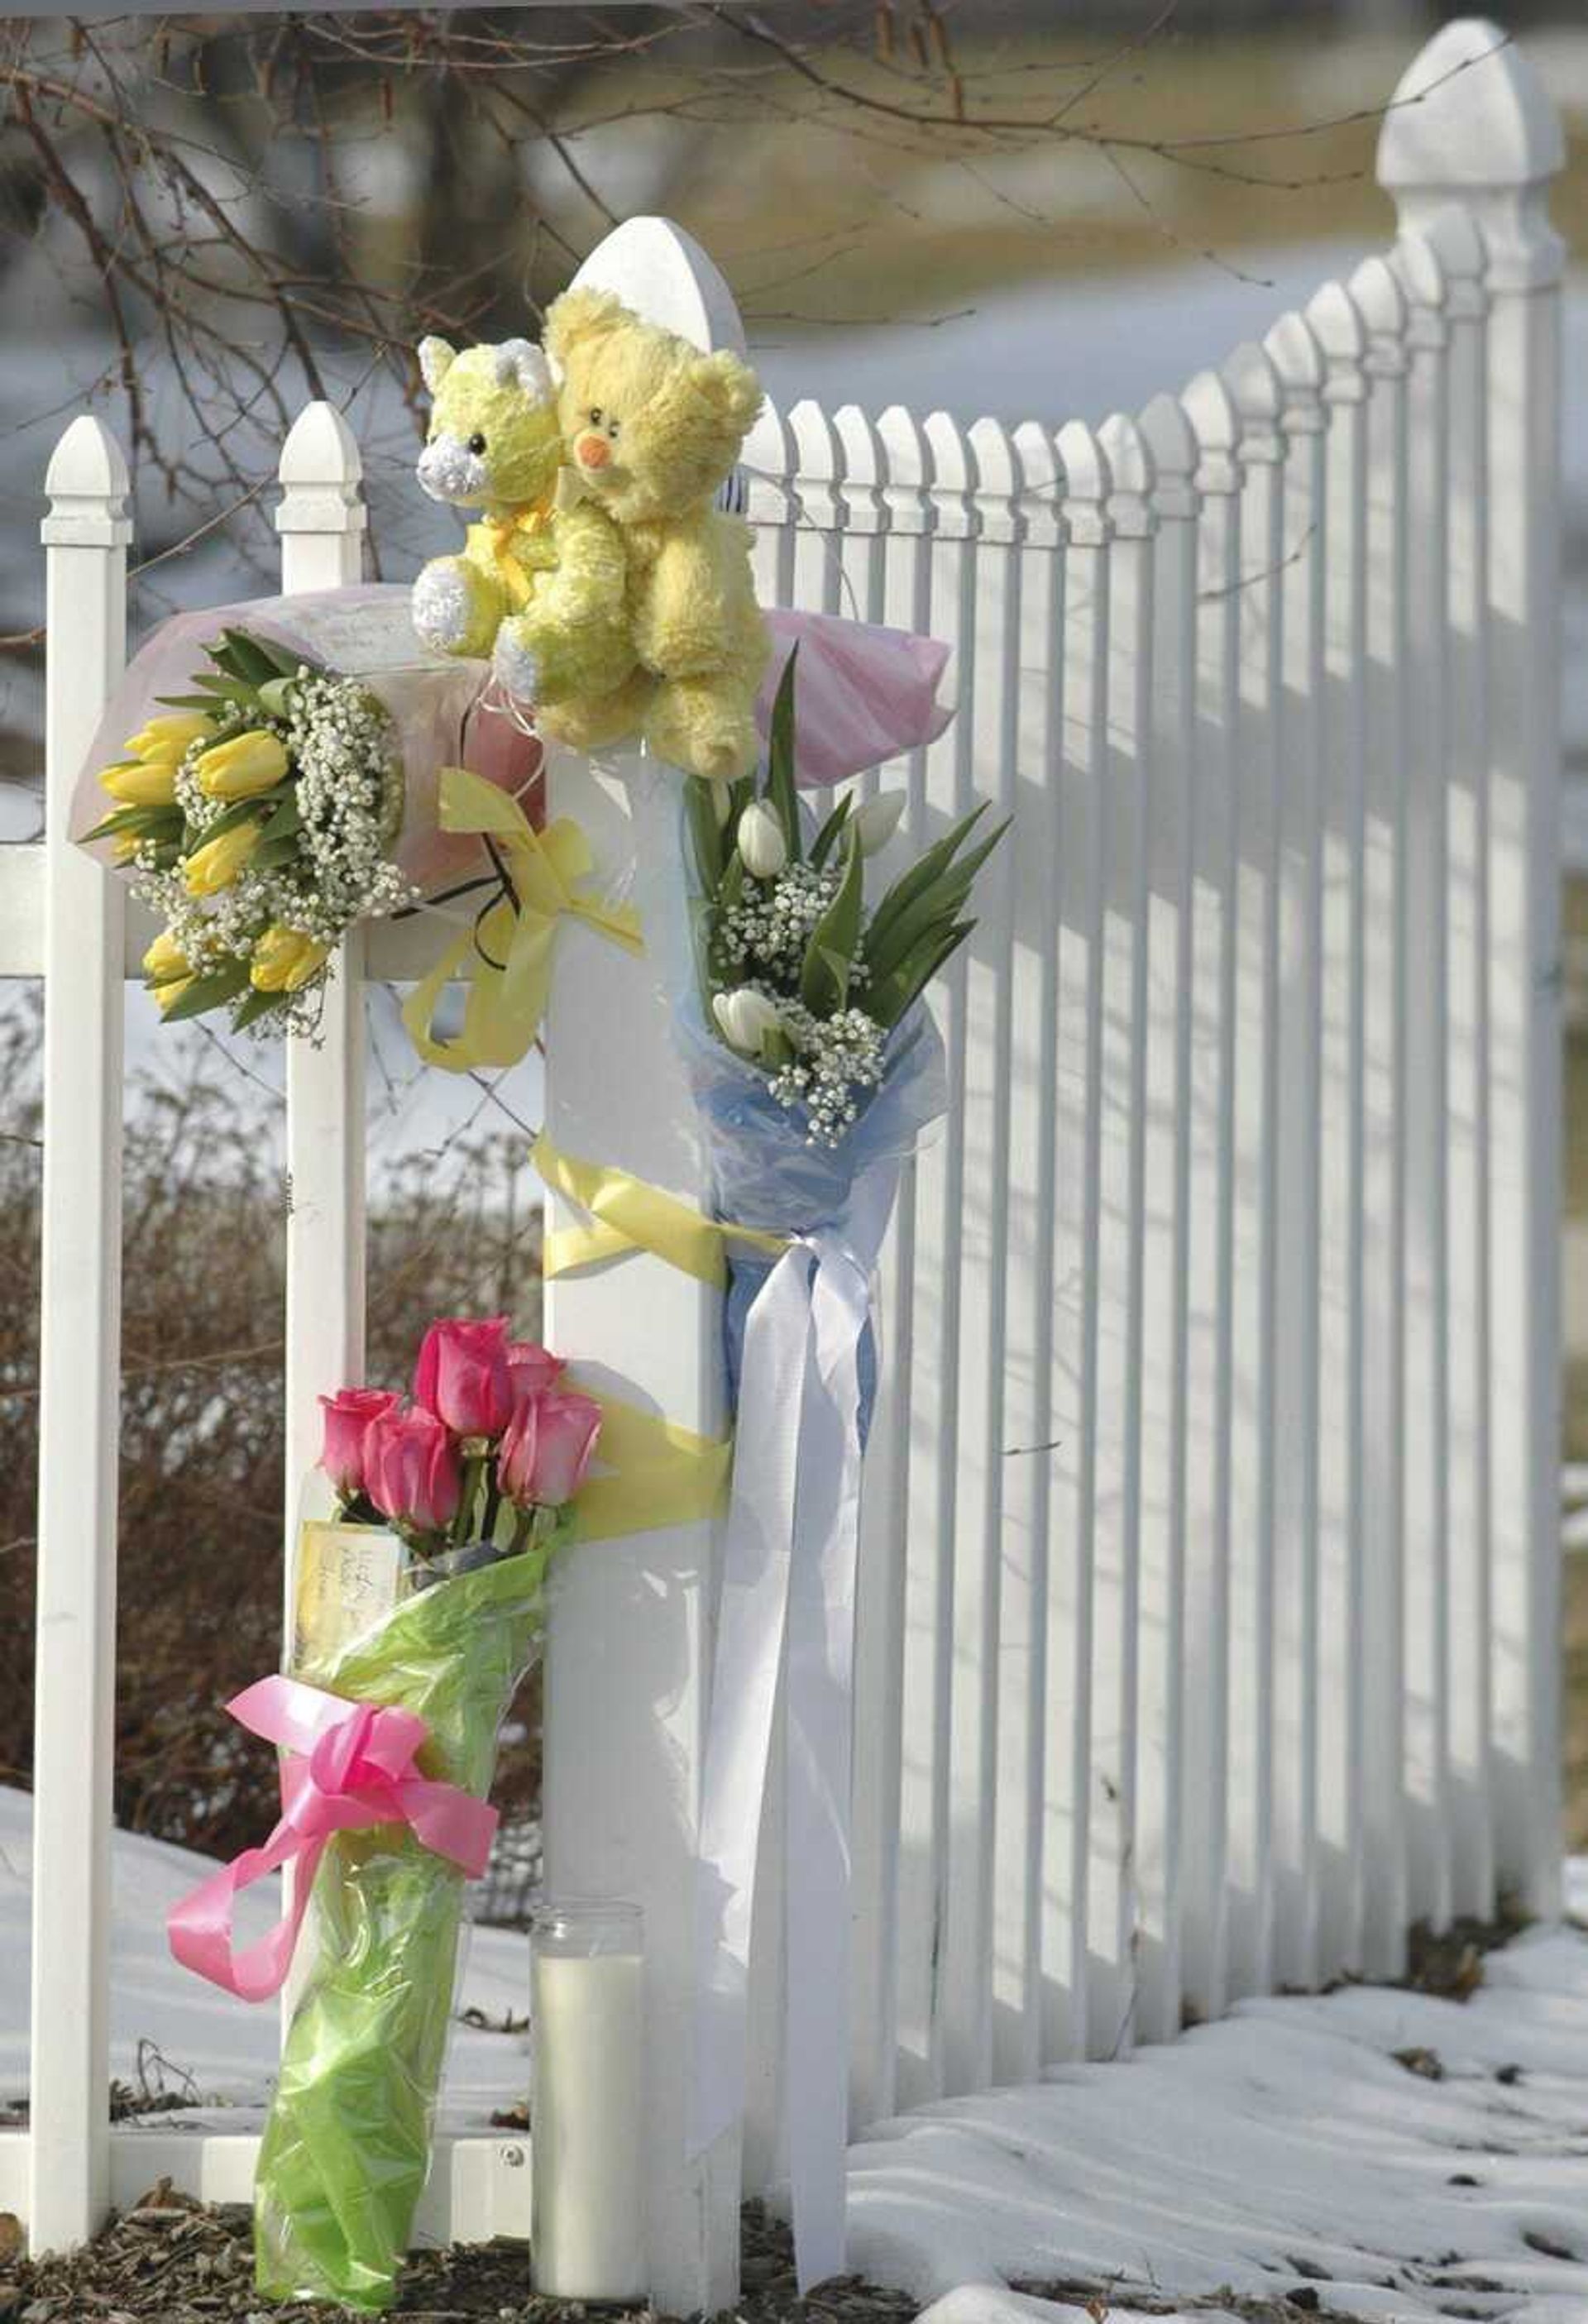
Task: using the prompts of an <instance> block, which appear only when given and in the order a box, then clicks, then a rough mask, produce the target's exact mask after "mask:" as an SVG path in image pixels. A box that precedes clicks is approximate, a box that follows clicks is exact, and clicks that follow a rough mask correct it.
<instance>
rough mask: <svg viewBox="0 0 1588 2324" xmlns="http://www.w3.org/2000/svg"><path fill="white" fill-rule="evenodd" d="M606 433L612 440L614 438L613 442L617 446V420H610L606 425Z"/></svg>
mask: <svg viewBox="0 0 1588 2324" xmlns="http://www.w3.org/2000/svg"><path fill="white" fill-rule="evenodd" d="M606 432H607V434H608V435H609V436H610V437H611V438H612V440H613V442H614V444H615V443H616V442H617V421H616V420H608V421H607V423H606Z"/></svg>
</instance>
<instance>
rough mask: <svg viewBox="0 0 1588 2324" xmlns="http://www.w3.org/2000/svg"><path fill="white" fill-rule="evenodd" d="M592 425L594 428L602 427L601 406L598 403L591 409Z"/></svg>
mask: <svg viewBox="0 0 1588 2324" xmlns="http://www.w3.org/2000/svg"><path fill="white" fill-rule="evenodd" d="M590 425H591V427H592V428H599V427H600V425H601V406H600V405H599V404H598V403H597V404H595V405H594V406H593V407H592V409H591V412H590Z"/></svg>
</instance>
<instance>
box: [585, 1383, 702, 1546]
mask: <svg viewBox="0 0 1588 2324" xmlns="http://www.w3.org/2000/svg"><path fill="white" fill-rule="evenodd" d="M595 1401H596V1403H597V1404H598V1405H599V1406H601V1434H600V1437H599V1438H598V1439H597V1442H596V1448H595V1457H596V1460H597V1461H598V1462H603V1463H605V1464H606V1465H607V1466H609V1467H610V1468H611V1470H612V1471H613V1472H614V1473H613V1474H612V1475H610V1476H595V1477H587V1478H586V1480H585V1482H584V1483H583V1484H582V1485H581V1486H580V1488H579V1490H578V1494H577V1499H576V1500H575V1502H574V1515H575V1521H576V1524H577V1538H578V1539H579V1540H580V1541H614V1540H617V1539H618V1538H620V1537H621V1536H622V1535H625V1534H631V1533H654V1532H657V1531H659V1530H660V1529H661V1528H662V1527H663V1526H682V1525H696V1524H698V1523H700V1522H702V1521H703V1520H705V1519H706V1518H708V1517H716V1516H718V1515H720V1513H721V1511H722V1510H723V1508H725V1506H726V1502H727V1493H728V1476H729V1472H730V1471H731V1469H732V1467H733V1461H734V1440H733V1438H732V1437H731V1436H721V1437H718V1436H697V1434H695V1432H694V1430H693V1429H691V1428H682V1427H680V1426H679V1423H678V1422H677V1421H676V1420H666V1419H663V1418H662V1417H661V1416H660V1414H658V1413H653V1412H642V1411H641V1410H640V1408H639V1406H637V1405H632V1404H624V1403H623V1402H622V1401H621V1400H620V1399H619V1398H618V1397H608V1396H598V1397H596V1398H595Z"/></svg>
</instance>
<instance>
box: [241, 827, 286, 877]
mask: <svg viewBox="0 0 1588 2324" xmlns="http://www.w3.org/2000/svg"><path fill="white" fill-rule="evenodd" d="M297 861H298V842H297V840H296V839H295V838H294V837H293V835H292V834H291V832H288V833H287V834H286V835H285V836H284V837H282V838H280V839H262V840H261V841H260V843H259V844H258V846H257V847H256V848H255V849H254V853H253V854H252V855H251V856H250V857H249V858H248V862H249V863H250V865H251V866H252V868H253V869H254V871H285V870H286V868H287V866H288V864H289V863H296V862H297Z"/></svg>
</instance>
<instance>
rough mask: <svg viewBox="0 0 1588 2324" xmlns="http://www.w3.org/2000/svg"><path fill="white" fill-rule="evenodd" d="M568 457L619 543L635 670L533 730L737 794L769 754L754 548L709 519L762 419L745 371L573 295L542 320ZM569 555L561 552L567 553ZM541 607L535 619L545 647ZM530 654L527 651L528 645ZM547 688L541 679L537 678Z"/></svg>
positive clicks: (571, 701) (506, 662)
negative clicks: (633, 744)
mask: <svg viewBox="0 0 1588 2324" xmlns="http://www.w3.org/2000/svg"><path fill="white" fill-rule="evenodd" d="M545 348H546V353H547V355H549V357H550V359H551V364H552V369H553V373H554V375H555V376H556V378H557V381H558V402H559V413H560V417H561V421H562V434H563V444H564V457H565V458H566V460H567V461H568V466H569V468H570V470H571V472H572V475H573V477H574V479H575V480H576V482H577V487H578V490H579V493H580V502H579V505H581V506H584V507H586V508H592V509H595V510H597V511H599V512H601V514H602V515H603V516H604V517H605V518H607V519H609V520H610V521H612V523H613V524H614V526H615V528H616V530H617V532H618V534H619V535H620V536H621V539H622V541H623V549H624V550H625V552H626V558H627V568H628V573H627V606H628V615H629V623H630V637H631V641H632V646H633V650H634V653H635V657H636V667H635V668H634V669H633V670H632V673H631V674H629V675H628V676H627V677H626V678H624V679H623V681H622V682H620V683H619V684H618V685H617V686H616V687H614V689H613V690H612V691H611V692H610V693H608V694H606V695H605V696H601V695H600V694H598V693H597V691H596V690H595V688H588V689H585V690H581V691H579V692H577V694H574V693H570V694H568V695H567V696H565V697H564V698H563V700H562V701H560V702H558V703H553V702H551V701H550V700H549V696H547V694H546V692H545V689H544V688H543V687H542V688H541V690H540V693H539V694H538V695H536V694H535V690H534V688H533V687H531V686H529V685H527V684H518V683H515V682H514V678H513V673H512V664H511V654H509V656H507V657H503V656H499V658H498V671H499V674H500V675H502V676H503V678H504V679H505V680H506V681H507V682H508V683H509V684H510V685H511V686H512V690H513V691H514V692H515V693H521V694H524V695H528V696H533V698H534V699H535V700H536V702H537V707H538V712H539V723H540V725H541V726H542V727H543V729H544V730H545V731H546V732H547V733H550V734H553V735H556V736H559V738H560V739H562V740H563V741H565V742H571V743H573V744H575V745H577V747H580V748H584V749H592V748H595V747H597V746H598V745H600V744H602V743H610V742H617V741H620V740H623V739H624V738H626V737H627V736H629V735H632V734H634V733H643V735H644V737H645V740H646V742H648V743H649V745H650V747H651V749H652V750H653V751H654V752H656V753H657V754H658V756H659V757H660V758H663V759H666V760H668V761H670V763H671V764H672V765H674V766H676V767H680V768H682V769H683V770H684V771H685V772H686V773H688V774H693V775H702V776H704V777H706V779H707V780H708V781H712V782H732V781H736V780H737V779H739V778H740V777H741V776H743V775H746V774H748V773H750V772H751V770H752V769H753V767H754V765H755V762H756V760H757V758H758V756H759V753H760V738H759V734H758V731H757V727H756V722H755V698H756V694H757V692H758V690H759V687H760V685H761V680H762V672H763V671H764V669H765V667H766V660H767V655H768V651H769V641H768V637H767V632H766V625H765V623H764V622H763V621H762V616H761V613H760V610H759V608H758V607H757V605H756V603H755V590H754V585H753V583H752V578H751V572H750V542H751V533H750V528H749V526H748V525H746V524H745V523H743V521H742V520H741V519H739V518H737V517H734V516H728V515H725V514H724V513H723V512H721V511H720V510H719V509H717V507H716V505H715V503H716V494H717V493H718V491H719V490H720V488H721V486H722V485H723V484H724V483H725V481H726V479H727V478H728V477H729V476H730V475H732V474H733V470H734V463H735V462H736V460H737V459H738V457H739V452H740V448H741V447H742V445H743V441H744V438H745V435H746V433H747V432H748V430H749V428H750V424H751V422H752V420H753V419H754V417H755V414H756V412H757V410H759V408H760V405H761V385H760V383H759V381H758V380H757V379H756V376H755V374H754V373H753V372H752V370H751V369H750V367H749V365H748V364H745V363H743V362H742V361H741V359H740V358H739V357H738V356H737V355H731V354H728V353H726V352H719V353H717V354H714V355H703V354H702V353H701V352H700V350H699V349H698V348H697V347H695V346H691V345H690V344H689V342H688V340H687V339H683V338H679V337H677V336H676V335H675V334H674V333H673V332H671V331H667V330H663V329H661V328H660V327H658V326H657V325H655V324H653V323H647V322H645V321H643V320H642V318H641V317H639V316H638V315H636V314H634V313H632V311H631V309H628V308H627V307H625V306H624V305H623V302H622V300H619V299H617V298H616V297H614V294H613V293H612V292H610V291H594V290H573V291H565V292H564V293H563V295H562V297H561V298H560V299H559V300H557V301H556V302H555V303H554V305H553V306H552V307H551V309H550V310H549V314H548V316H547V318H546V336H545ZM559 553H560V552H559ZM543 620H544V616H543V614H542V613H541V612H540V604H539V600H538V596H537V600H536V602H535V603H534V604H533V605H532V606H531V610H530V613H529V616H528V626H529V628H530V629H531V631H533V632H539V631H540V628H541V625H542V622H543ZM531 642H532V641H531ZM537 674H538V673H537Z"/></svg>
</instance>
